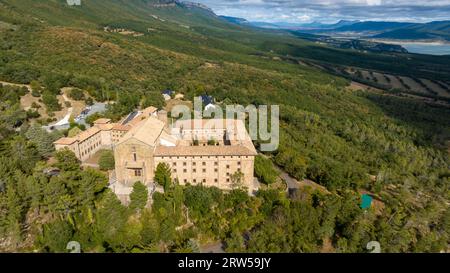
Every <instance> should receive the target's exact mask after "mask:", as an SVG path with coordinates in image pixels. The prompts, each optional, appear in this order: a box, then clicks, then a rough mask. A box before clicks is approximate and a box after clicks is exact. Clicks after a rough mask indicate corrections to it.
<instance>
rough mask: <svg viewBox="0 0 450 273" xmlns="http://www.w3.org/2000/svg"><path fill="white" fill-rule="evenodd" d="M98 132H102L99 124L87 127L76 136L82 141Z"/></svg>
mask: <svg viewBox="0 0 450 273" xmlns="http://www.w3.org/2000/svg"><path fill="white" fill-rule="evenodd" d="M98 132H100V128H98V127H97V126H94V127H91V128H89V129H87V130H86V131H83V132H81V133H79V134H78V135H77V136H76V138H77V139H78V141H80V142H81V141H84V140H86V139H88V138H90V137H91V136H93V135H95V134H96V133H98Z"/></svg>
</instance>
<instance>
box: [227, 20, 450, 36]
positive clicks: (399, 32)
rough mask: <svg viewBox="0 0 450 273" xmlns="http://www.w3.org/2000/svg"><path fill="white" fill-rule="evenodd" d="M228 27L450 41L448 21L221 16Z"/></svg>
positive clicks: (449, 24) (329, 34)
mask: <svg viewBox="0 0 450 273" xmlns="http://www.w3.org/2000/svg"><path fill="white" fill-rule="evenodd" d="M221 18H222V19H225V20H227V21H229V22H231V23H235V24H246V25H251V26H254V27H260V28H270V29H288V30H294V31H297V32H301V33H310V34H320V35H328V36H334V37H336V36H339V37H353V38H377V39H396V40H443V41H450V21H434V22H429V23H408V22H388V21H348V20H341V21H339V22H337V23H335V24H324V23H320V22H312V23H306V24H293V23H266V22H249V21H247V20H246V19H242V18H236V17H226V16H221Z"/></svg>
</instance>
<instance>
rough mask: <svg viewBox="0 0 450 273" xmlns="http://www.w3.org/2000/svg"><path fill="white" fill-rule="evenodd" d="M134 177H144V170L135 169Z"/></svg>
mask: <svg viewBox="0 0 450 273" xmlns="http://www.w3.org/2000/svg"><path fill="white" fill-rule="evenodd" d="M134 176H142V169H135V170H134Z"/></svg>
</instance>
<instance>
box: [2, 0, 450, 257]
mask: <svg viewBox="0 0 450 273" xmlns="http://www.w3.org/2000/svg"><path fill="white" fill-rule="evenodd" d="M0 5H1V6H0V21H1V22H2V24H1V26H2V28H0V48H1V51H0V80H2V81H8V82H16V83H30V82H32V81H36V82H38V83H39V84H40V85H42V88H43V89H44V91H42V93H45V94H53V95H56V94H57V93H58V92H59V88H60V87H65V86H73V87H78V88H80V89H83V90H85V91H87V92H88V93H89V94H90V95H92V97H94V98H95V99H96V100H99V101H102V100H115V101H117V102H118V103H116V104H115V105H114V106H113V107H112V108H111V109H109V111H108V113H107V116H108V117H110V118H112V119H117V118H118V117H120V116H122V115H124V114H126V113H128V112H130V111H132V110H133V109H135V108H136V107H139V106H141V105H145V106H147V105H157V106H162V104H163V103H164V102H163V101H162V97H161V94H160V92H161V90H164V89H167V88H170V89H173V90H177V91H178V92H181V93H183V94H185V97H186V98H188V99H192V98H193V97H194V96H195V95H200V94H204V93H208V94H211V95H214V96H215V97H216V99H217V100H218V101H225V102H227V103H239V104H243V105H246V104H249V103H253V104H256V105H261V104H267V105H279V106H280V109H281V113H280V119H281V124H280V146H279V149H278V150H277V151H275V152H273V153H270V154H267V156H268V157H269V158H270V159H271V160H272V162H274V163H275V164H277V165H278V166H280V167H281V168H282V169H283V170H284V171H286V172H287V173H289V174H290V175H291V176H293V177H294V178H296V179H298V180H302V179H304V178H308V179H310V180H313V181H315V182H317V183H318V184H320V185H322V186H324V187H326V188H327V190H329V191H330V192H333V194H335V195H336V196H339V199H342V200H346V201H345V202H347V201H348V202H349V203H348V208H347V207H346V208H345V209H346V210H347V212H348V213H347V214H345V215H341V214H340V213H339V211H340V209H339V208H338V207H336V206H334V204H335V203H333V202H335V201H336V200H338V199H336V200H334V199H333V197H328V196H322V195H320V194H318V195H317V196H311V198H304V197H302V196H297V197H296V198H297V199H293V200H292V202H291V203H290V202H289V201H286V200H281V201H274V202H273V204H272V202H265V198H267V199H270V198H272V197H273V196H275V197H273V198H274V199H276V196H279V195H281V194H280V193H278V192H272V191H267V192H266V191H264V192H262V193H261V195H262V197H261V196H259V197H258V198H261V199H258V201H257V202H252V201H253V199H252V200H249V201H248V204H249V209H247V208H246V209H242V211H245V212H247V211H250V213H253V212H254V211H256V210H257V209H260V210H261V211H263V213H259V214H258V217H254V218H252V217H247V215H243V216H242V219H234V218H233V221H231V220H230V222H229V223H228V222H227V223H226V224H223V226H221V227H216V228H215V229H214V232H215V233H214V234H211V230H212V228H211V226H210V224H211V223H222V222H220V221H216V218H207V217H206V216H205V218H202V215H201V213H197V215H193V217H194V216H196V217H198V219H196V220H198V222H197V223H196V226H197V227H198V230H200V231H202V232H204V234H205V236H209V237H211V238H213V239H215V240H218V239H220V240H225V239H227V240H228V239H230V240H231V239H233V238H235V237H234V236H241V234H243V233H245V232H250V233H251V234H252V236H250V237H252V238H259V239H258V241H256V242H254V244H253V245H252V244H249V246H248V248H245V247H247V246H245V245H244V244H242V247H243V249H240V250H242V251H286V250H289V251H302V252H306V251H316V250H317V249H318V248H319V247H318V246H319V245H320V243H321V242H322V240H323V238H331V239H330V241H331V243H332V244H333V247H335V248H336V249H338V251H341V252H352V251H358V252H362V251H365V248H364V247H365V244H366V241H367V240H369V239H370V240H379V241H381V242H382V243H383V245H384V249H386V252H389V251H392V252H398V251H436V250H437V251H439V250H441V249H443V246H445V245H446V243H447V242H448V240H449V239H448V238H449V237H448V235H447V231H446V229H445V228H446V226H445V225H444V224H443V223H444V220H443V219H444V217H447V216H446V215H445V211H446V210H447V209H448V207H447V202H448V190H449V188H448V186H449V184H448V179H449V176H448V166H449V159H448V152H447V150H446V148H447V146H445V145H446V143H447V142H446V141H448V139H449V136H450V128H449V127H448V124H450V109H449V108H447V107H444V106H442V107H441V106H436V105H431V104H427V103H424V102H421V101H417V100H413V99H410V98H403V97H396V96H392V95H391V94H384V93H377V92H368V91H363V90H361V91H356V92H355V91H352V90H349V89H348V88H347V87H348V85H349V81H347V80H345V79H343V78H340V77H336V76H333V75H331V74H328V73H326V72H323V71H321V70H319V69H316V68H314V67H310V66H303V65H300V64H299V62H298V61H299V59H300V58H303V59H315V60H320V61H324V62H325V61H327V62H334V63H348V62H352V63H355V64H359V65H361V66H376V67H377V68H378V69H380V70H383V69H386V70H389V69H396V70H399V71H400V70H407V69H410V70H411V71H413V72H414V73H421V72H422V71H423V72H424V73H423V74H425V75H429V76H430V77H431V76H436V77H439V76H441V75H444V76H445V75H446V74H447V77H448V73H447V71H448V70H446V69H448V63H446V59H445V58H431V57H430V58H429V57H424V56H415V55H409V54H399V55H396V54H392V55H391V54H385V55H384V54H383V55H382V54H380V55H374V54H366V53H363V52H357V53H355V52H354V51H347V50H337V49H331V48H329V47H325V46H322V45H316V44H314V43H311V42H307V41H304V40H301V39H298V38H296V37H294V36H292V35H290V34H289V33H286V32H283V31H263V30H255V29H251V28H246V27H244V26H239V25H235V24H231V23H229V22H227V21H225V20H223V19H220V18H218V17H217V16H216V15H214V14H212V13H211V11H210V10H208V9H205V8H203V7H199V6H196V5H192V4H182V3H180V2H174V1H150V0H129V1H125V0H111V1H101V0H90V1H87V0H86V1H83V5H82V6H81V7H69V6H67V5H66V4H65V1H63V0H61V1H57V0H46V1H31V0H1V1H0ZM431 64H433V66H432V65H431ZM413 72H411V73H413ZM0 95H1V96H2V97H1V98H2V107H0V111H2V112H1V113H0V114H1V116H2V117H3V118H2V119H1V120H0V125H1V126H0V129H1V133H2V137H3V135H5V138H4V139H3V138H2V139H1V141H2V151H1V153H0V163H1V164H3V165H5V164H6V163H5V162H9V161H10V157H11V156H10V155H11V154H13V155H15V157H17V158H19V156H21V155H22V154H20V153H14V151H15V150H14V149H15V148H16V147H19V148H21V147H22V146H20V145H15V142H14V141H16V139H15V138H16V137H20V135H21V134H20V133H18V132H17V131H16V130H6V129H4V128H13V129H16V128H14V126H16V124H22V123H23V124H24V126H23V127H22V128H23V130H26V126H25V125H26V119H24V120H21V121H22V123H19V122H16V121H15V119H12V118H10V116H14V113H11V110H10V109H15V108H14V107H12V106H14V105H9V104H13V103H14V101H17V96H18V95H17V94H16V93H14V92H9V91H8V90H2V92H1V93H0ZM4 105H5V106H4ZM17 116H18V115H17ZM11 120H12V121H13V122H12V124H13V125H14V126H12V125H10V124H8V123H7V122H10V121H11ZM4 123H5V124H6V125H8V126H6V125H5V126H4ZM4 132H8V133H9V134H6V133H5V134H4ZM11 143H13V144H14V145H12V148H13V150H11V151H12V152H10V151H9V150H8V148H7V147H10V146H11ZM19 144H20V143H19ZM255 144H256V146H258V142H256V143H255ZM27 147H28V146H27ZM30 147H32V145H31V146H30ZM3 151H8V152H3ZM8 164H9V163H8ZM43 164H45V163H43ZM3 165H2V166H3ZM8 166H9V165H8ZM13 167H14V166H13ZM13 167H11V168H13ZM33 167H34V166H32V167H30V168H29V169H26V170H25V171H27V172H26V173H24V174H23V176H25V175H29V176H30V177H27V178H28V179H32V175H31V171H30V169H33ZM8 168H9V167H8ZM8 168H7V167H4V168H3V167H2V168H0V172H2V173H1V175H4V177H9V176H10V173H9V172H10V171H9V169H8ZM25 171H24V172H25ZM14 173H15V172H14ZM20 175H22V174H20ZM41 175H42V174H41ZM83 175H85V174H83ZM36 176H37V177H40V176H38V175H36ZM2 177H3V176H2ZM71 177H72V176H71ZM19 180H20V181H25V180H26V179H23V178H22V176H19ZM27 181H28V180H27ZM55 181H56V182H58V183H59V182H60V181H59V180H52V183H51V185H55V184H54V182H55ZM8 183H9V184H8V185H9V186H11V185H15V184H14V183H16V182H15V180H13V179H12V178H11V181H8ZM58 183H57V184H56V186H55V187H57V186H58V185H59V184H58ZM49 184H50V183H49ZM11 187H13V186H11ZM14 187H15V186H14ZM22 188H24V187H22ZM22 188H20V189H22ZM25 188H26V187H25ZM14 189H15V188H14ZM50 190H52V189H49V191H50ZM359 191H368V192H371V193H372V194H374V195H376V196H377V198H379V199H380V200H382V202H384V205H385V207H386V209H385V210H383V211H382V212H379V213H378V212H377V213H375V212H374V211H372V210H370V211H368V212H367V213H362V211H361V210H360V208H359V206H358V198H359V194H358V193H359ZM188 193H189V192H188ZM419 193H420V194H419ZM9 194H10V195H12V196H14V192H9ZM10 195H8V198H6V196H5V194H4V193H3V192H0V197H2V198H0V202H3V201H5V200H10V199H12V198H9V196H10ZM349 195H351V196H352V198H340V196H349ZM64 196H66V195H64ZM199 196H204V195H199ZM232 196H234V195H232ZM271 196H272V197H271ZM316 197H317V198H320V199H316ZM164 198H165V197H164ZM164 198H162V199H164ZM242 198H243V197H242V196H240V195H239V193H237V197H236V200H232V201H230V202H237V204H236V205H233V206H234V207H240V206H241V205H242V206H243V203H242V202H241V203H239V202H238V201H239V200H242ZM168 199H169V198H165V199H164V200H159V201H160V202H159V203H158V205H161V204H162V203H164V202H166V201H167V200H168ZM200 199H201V198H200ZM347 199H348V200H347ZM64 200H65V199H64ZM190 200H195V201H197V200H199V199H197V197H196V196H194V197H191V199H190ZM201 200H203V199H201ZM208 200H209V199H208ZM245 200H247V199H245ZM317 200H324V202H322V201H320V202H316V201H317ZM330 200H331V201H330ZM203 201H204V200H203ZM203 201H202V202H203ZM33 202H35V200H34V199H33ZM61 202H62V201H61ZM205 202H206V201H205ZM336 202H338V201H336ZM339 202H340V201H339ZM19 203H20V202H19ZM194 203H195V204H197V202H194ZM14 204H15V203H12V202H9V203H7V204H5V203H0V210H1V211H2V213H0V222H2V221H1V220H2V219H4V218H1V217H9V218H8V219H16V218H11V217H12V216H11V214H10V212H15V210H11V209H6V208H10V207H11V206H13V205H14ZM58 204H59V203H58ZM164 204H165V203H164ZM233 204H234V203H233ZM345 204H347V203H345ZM8 206H9V207H8ZM161 206H163V205H161ZM204 206H205V207H206V210H209V209H210V206H209V205H208V204H206V205H204ZM233 206H231V208H233ZM255 206H260V207H262V208H259V207H258V208H255ZM55 207H56V205H55ZM167 207H168V208H172V207H174V206H172V205H168V206H167ZM214 207H216V206H214ZM58 208H59V207H58ZM83 209H86V208H83ZM89 209H90V208H89ZM288 209H291V210H292V215H284V214H283V215H284V216H282V217H281V218H286V219H287V220H286V221H288V222H284V221H278V220H277V219H281V218H279V217H278V216H279V215H282V213H284V212H285V211H289V210H288ZM334 209H336V211H335V210H334ZM343 209H344V208H343ZM30 211H32V210H30ZM64 211H65V210H64ZM114 211H116V210H114ZM157 211H166V210H165V209H160V210H157ZM167 211H172V209H168V210H167ZM226 211H228V210H226ZM329 211H331V212H329ZM430 211H432V212H433V213H430ZM4 212H5V213H4ZM26 212H27V211H25V212H24V213H25V214H26ZM76 212H77V213H78V214H76V215H78V216H79V215H84V214H83V213H82V212H80V211H76ZM328 212H329V214H328ZM161 214H162V213H161ZM228 214H229V213H228V212H226V213H224V215H228ZM232 214H233V215H235V214H236V212H233V213H232ZM56 215H58V214H56ZM114 215H116V214H114ZM236 215H240V214H236ZM295 215H300V216H302V217H299V219H301V221H300V224H299V223H297V222H296V221H294V220H293V219H296V218H294V216H295ZM304 215H306V217H303V216H304ZM97 216H98V215H96V217H97ZM319 216H320V217H319ZM64 217H66V216H65V215H64ZM64 217H60V218H58V219H63V218H64ZM152 217H153V216H152ZM155 217H156V216H155ZM158 217H160V215H158ZM161 217H162V216H161ZM25 218H26V217H25V216H23V217H17V219H18V220H17V221H23V219H25ZM393 218H394V219H395V221H393V222H394V223H393V224H391V223H390V221H391V220H390V219H393ZM64 219H66V218H64ZM77 219H78V218H77ZM199 219H200V220H199ZM244 219H250V220H251V222H250V223H247V222H245V223H246V225H242V226H240V225H238V224H237V223H243V222H244ZM318 219H321V220H320V221H319V220H318ZM113 220H115V219H113ZM153 220H154V219H153V218H152V219H151V220H148V221H153ZM158 220H160V219H159V218H158ZM250 220H248V221H250ZM5 221H6V220H5ZM8 221H9V220H8ZM164 221H166V219H164ZM246 221H247V220H246ZM80 222H81V220H80ZM94 222H95V221H94ZM292 222H295V223H292ZM2 223H3V222H2ZM13 223H16V222H13ZM20 223H21V224H22V222H20ZM64 223H65V224H67V225H69V224H68V223H66V222H64ZM310 223H316V224H314V227H315V226H321V227H323V226H325V225H326V226H327V229H326V230H325V229H324V230H322V229H320V231H319V229H316V228H312V229H311V230H317V234H316V233H314V236H312V237H311V238H312V239H311V238H308V239H307V240H306V241H298V240H296V239H295V238H297V237H298V234H301V233H302V232H301V229H302V228H303V227H308V225H309V224H310ZM165 224H167V222H164V225H165ZM286 225H289V226H295V229H294V228H292V229H289V232H290V234H291V235H290V237H289V238H291V239H290V240H289V241H283V240H285V239H284V237H283V238H278V237H276V236H275V237H274V236H270V232H271V231H272V232H273V230H275V228H274V227H276V230H283V228H286ZM5 226H6V225H5ZM75 226H76V225H75ZM174 226H175V223H172V225H171V227H172V229H173V234H175V227H174ZM230 226H231V227H232V229H231V228H230ZM238 226H239V227H238ZM0 227H1V228H0V232H3V230H4V229H3V226H0ZM13 227H14V228H16V227H17V228H16V230H17V229H20V227H21V226H20V225H14V226H13ZM297 229H298V230H297ZM355 229H356V231H355V232H353V231H354V230H355ZM87 230H88V231H90V230H91V229H89V228H88V229H87ZM198 230H196V232H197V231H198ZM88 231H85V232H88ZM200 231H198V232H200ZM24 232H25V231H24ZM0 234H7V233H6V232H5V233H0ZM173 234H172V235H170V234H169V235H170V236H172V237H170V236H169V235H168V236H167V237H163V238H164V239H162V240H166V241H168V243H167V244H168V245H172V246H173V245H174V244H175V243H174V242H175V241H177V240H176V238H174V237H175V235H173ZM398 234H401V235H402V237H401V242H396V241H395V240H393V238H397V237H398V236H397V235H398ZM186 236H187V235H186ZM5 237H6V235H5ZM81 237H82V236H81ZM180 237H181V235H180ZM286 237H287V236H286ZM120 238H122V237H120ZM168 238H170V239H168ZM238 238H240V237H238ZM184 239H186V238H184V237H183V240H184ZM240 239H242V238H240ZM242 240H243V239H242ZM272 240H277V241H274V242H272ZM180 241H182V240H180ZM184 241H186V240H184ZM184 241H183V242H184ZM116 243H117V245H118V246H117V247H116V248H113V246H111V248H113V249H114V250H117V251H131V249H133V246H134V245H132V246H131V247H128V248H127V247H123V248H121V247H122V244H121V242H116ZM138 243H139V242H138ZM180 244H181V243H180ZM99 245H100V246H101V247H103V246H104V245H106V244H102V243H99ZM274 246H276V247H274ZM278 246H283V248H280V247H278ZM95 247H96V245H95V246H92V249H93V251H98V250H97V248H95ZM100 249H102V248H100ZM147 250H148V249H147Z"/></svg>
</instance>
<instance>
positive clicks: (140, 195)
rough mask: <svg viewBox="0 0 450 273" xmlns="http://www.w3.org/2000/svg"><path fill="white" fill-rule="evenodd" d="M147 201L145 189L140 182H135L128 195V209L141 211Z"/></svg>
mask: <svg viewBox="0 0 450 273" xmlns="http://www.w3.org/2000/svg"><path fill="white" fill-rule="evenodd" d="M147 201H148V190H147V187H146V186H145V185H144V184H142V183H141V182H136V183H134V185H133V192H132V193H131V194H130V205H129V208H130V209H132V210H133V211H136V210H137V211H140V210H142V209H143V208H144V207H145V205H147Z"/></svg>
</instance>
